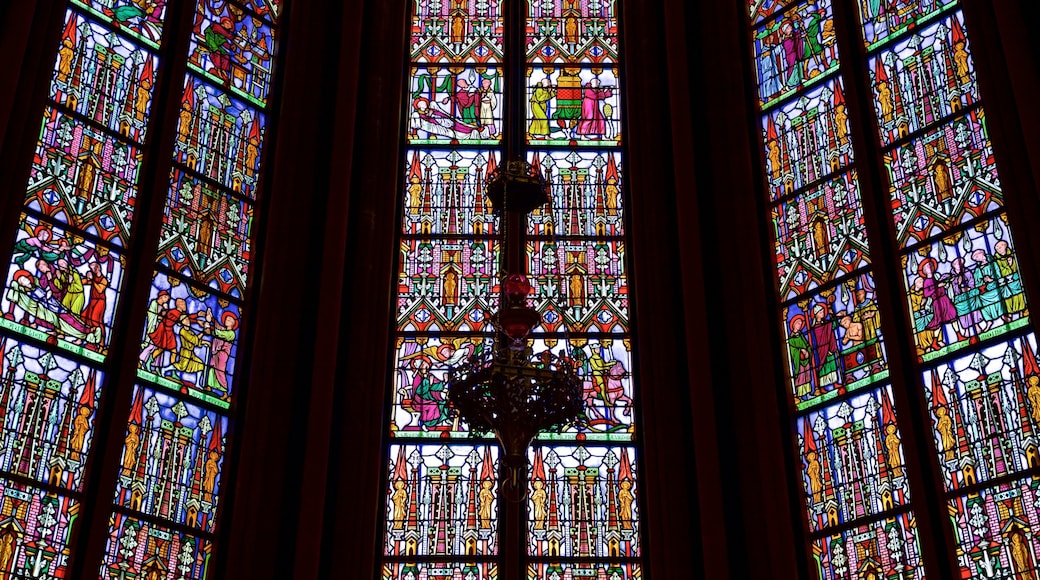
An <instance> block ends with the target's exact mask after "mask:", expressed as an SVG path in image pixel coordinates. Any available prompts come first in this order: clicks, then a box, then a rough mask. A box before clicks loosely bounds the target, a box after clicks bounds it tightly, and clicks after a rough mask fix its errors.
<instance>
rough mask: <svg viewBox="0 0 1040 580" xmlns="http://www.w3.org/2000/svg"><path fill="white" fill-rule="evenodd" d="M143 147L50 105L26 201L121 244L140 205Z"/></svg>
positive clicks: (125, 239)
mask: <svg viewBox="0 0 1040 580" xmlns="http://www.w3.org/2000/svg"><path fill="white" fill-rule="evenodd" d="M141 157H142V151H141V150H140V149H138V148H137V147H135V146H134V145H131V144H129V143H124V142H123V141H121V140H119V139H117V138H115V137H112V136H110V135H108V134H105V133H102V132H100V131H97V130H96V129H93V128H91V127H90V126H89V125H86V124H85V123H83V122H82V121H79V120H77V119H74V118H73V117H70V116H68V115H66V114H63V113H60V112H58V111H57V110H56V109H48V110H47V112H46V116H45V118H44V122H43V127H42V128H41V135H40V141H39V143H38V145H37V148H36V155H35V156H34V157H33V165H32V171H31V172H30V173H29V185H28V187H27V188H26V205H27V206H28V207H29V209H32V210H36V211H38V212H40V213H43V214H45V215H47V216H49V217H51V218H52V219H54V220H57V221H60V222H63V223H65V224H68V225H71V226H74V227H76V228H79V229H82V230H83V231H85V232H86V233H88V234H90V235H92V236H96V237H98V238H100V239H102V240H105V241H107V242H109V243H112V244H116V245H118V246H124V245H126V243H127V241H128V240H129V237H130V226H131V222H132V221H133V217H134V209H135V207H136V205H137V179H138V177H139V175H140V169H141Z"/></svg>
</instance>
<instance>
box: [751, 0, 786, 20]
mask: <svg viewBox="0 0 1040 580" xmlns="http://www.w3.org/2000/svg"><path fill="white" fill-rule="evenodd" d="M790 3H791V0H747V6H748V14H749V15H750V17H751V21H752V22H754V23H758V22H761V21H762V20H765V19H766V18H769V17H770V16H772V15H774V14H776V13H777V12H780V11H782V10H783V9H784V7H786V6H787V5H788V4H790Z"/></svg>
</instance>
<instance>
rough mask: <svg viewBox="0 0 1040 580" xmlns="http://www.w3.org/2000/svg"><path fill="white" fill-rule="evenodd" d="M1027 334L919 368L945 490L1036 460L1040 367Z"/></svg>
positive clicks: (1038, 460)
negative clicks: (924, 370) (927, 370)
mask: <svg viewBox="0 0 1040 580" xmlns="http://www.w3.org/2000/svg"><path fill="white" fill-rule="evenodd" d="M1035 353H1036V337H1035V336H1034V335H1033V334H1032V333H1030V334H1028V335H1026V336H1023V337H1021V338H1016V339H1014V340H1011V341H1008V342H1000V343H997V344H994V345H992V346H988V347H986V348H984V349H981V350H979V351H978V352H975V353H974V354H970V355H967V356H964V357H961V358H958V359H955V360H952V361H950V362H948V363H944V364H941V365H939V366H938V367H936V368H934V369H932V370H931V372H930V373H925V376H924V385H925V392H926V393H927V395H928V407H929V409H930V410H931V418H932V428H933V436H934V437H935V442H936V445H937V447H938V449H939V450H940V455H939V463H940V465H941V466H942V468H943V475H944V477H945V479H946V487H947V489H951V490H952V489H957V488H962V487H964V486H966V485H971V484H973V483H977V482H983V481H989V480H991V479H995V478H998V477H1004V476H1007V475H1011V474H1014V473H1017V472H1019V471H1023V470H1026V469H1029V468H1030V467H1036V466H1040V454H1038V452H1037V442H1036V437H1037V435H1038V434H1040V433H1038V429H1040V366H1038V364H1037V359H1036V354H1035Z"/></svg>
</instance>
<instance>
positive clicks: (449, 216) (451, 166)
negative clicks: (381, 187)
mask: <svg viewBox="0 0 1040 580" xmlns="http://www.w3.org/2000/svg"><path fill="white" fill-rule="evenodd" d="M407 162H408V172H407V175H406V176H405V186H404V190H405V196H404V225H403V228H404V229H403V232H404V233H405V234H412V235H430V234H433V235H438V234H447V235H476V236H480V235H495V234H496V233H498V218H496V217H495V216H494V215H493V214H492V213H491V212H492V207H491V201H490V200H489V199H488V198H487V196H486V194H485V192H486V187H487V186H486V184H487V176H488V174H489V173H491V172H493V171H495V168H497V167H498V165H499V163H500V162H501V154H499V152H498V151H493V150H457V149H450V150H438V149H433V150H431V149H412V150H410V151H409V152H408V160H407Z"/></svg>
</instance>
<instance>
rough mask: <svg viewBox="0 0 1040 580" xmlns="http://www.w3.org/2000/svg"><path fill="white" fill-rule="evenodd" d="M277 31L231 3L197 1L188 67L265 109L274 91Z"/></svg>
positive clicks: (207, 0)
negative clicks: (272, 74) (271, 89)
mask: <svg viewBox="0 0 1040 580" xmlns="http://www.w3.org/2000/svg"><path fill="white" fill-rule="evenodd" d="M274 46H275V43H274V29H273V28H272V27H271V25H270V24H268V23H267V22H266V21H264V19H262V18H259V17H257V16H252V15H249V14H247V13H245V12H244V11H243V10H242V9H241V8H239V7H238V6H236V5H235V4H232V3H230V2H223V3H221V2H213V1H212V0H198V3H197V4H196V13H195V23H194V26H193V27H192V35H191V46H190V54H189V56H188V66H189V67H190V68H191V69H192V70H194V71H196V72H198V73H200V74H202V75H204V76H205V77H207V78H208V79H209V80H210V81H212V82H214V83H216V84H218V85H223V86H225V87H230V88H231V90H232V91H234V92H235V93H236V94H237V95H239V96H242V97H244V98H246V99H247V100H249V101H252V102H253V103H256V104H258V105H260V106H263V105H264V104H265V103H266V102H267V94H268V92H269V91H270V87H271V69H272V65H273V58H274V54H273V53H274Z"/></svg>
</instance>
